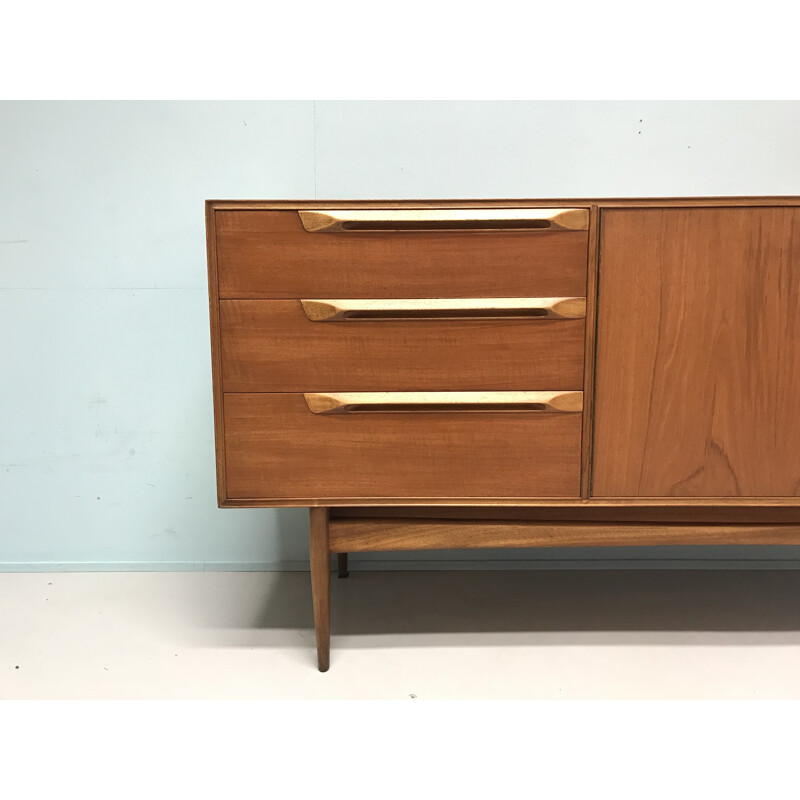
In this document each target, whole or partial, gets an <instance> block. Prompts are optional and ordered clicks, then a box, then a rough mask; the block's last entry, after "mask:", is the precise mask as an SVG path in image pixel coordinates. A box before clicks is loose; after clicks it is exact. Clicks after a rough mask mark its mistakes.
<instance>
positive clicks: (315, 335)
mask: <svg viewBox="0 0 800 800" xmlns="http://www.w3.org/2000/svg"><path fill="white" fill-rule="evenodd" d="M585 306H586V303H585V299H584V298H582V297H569V298H567V297H561V298H552V297H551V298H510V299H504V298H491V299H474V300H470V299H464V298H459V299H453V300H445V299H439V300H436V299H433V300H430V299H429V300H317V299H314V300H221V301H220V304H219V309H220V338H221V351H222V386H223V391H225V392H309V391H399V390H404V391H426V390H437V389H439V390H441V389H450V390H464V391H469V390H487V391H489V390H501V389H518V390H526V389H529V390H547V391H552V390H565V389H571V390H580V389H582V388H583V352H584V332H585V320H584V317H585Z"/></svg>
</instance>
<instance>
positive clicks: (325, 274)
mask: <svg viewBox="0 0 800 800" xmlns="http://www.w3.org/2000/svg"><path fill="white" fill-rule="evenodd" d="M301 216H302V217H303V218H302V219H301ZM588 221H589V212H588V209H586V208H577V209H576V208H557V209H554V208H549V209H542V208H540V209H536V208H510V209H509V208H506V209H502V208H501V209H487V208H482V209H430V208H429V209H410V208H403V209H387V210H381V209H377V210H376V209H371V210H367V209H358V210H353V209H341V208H328V209H318V210H314V211H312V210H305V209H303V210H301V211H295V210H288V211H250V210H218V211H216V212H215V214H214V225H215V235H216V251H217V275H218V281H219V296H220V297H221V298H242V299H247V298H292V299H297V298H304V297H350V298H375V297H385V298H393V297H397V298H415V297H565V296H574V297H581V296H584V295H585V294H586V263H587V255H588V232H587V228H588Z"/></svg>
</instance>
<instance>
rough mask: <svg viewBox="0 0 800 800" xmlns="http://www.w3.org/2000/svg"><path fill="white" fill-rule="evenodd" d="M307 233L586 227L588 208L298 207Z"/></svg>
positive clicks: (576, 229)
mask: <svg viewBox="0 0 800 800" xmlns="http://www.w3.org/2000/svg"><path fill="white" fill-rule="evenodd" d="M297 213H298V214H300V221H301V222H302V223H303V227H304V228H305V229H306V230H307V231H309V232H310V233H341V232H347V231H452V230H476V231H481V230H517V229H522V230H550V231H585V230H587V229H588V227H589V209H588V208H498V209H492V208H398V209H395V208H388V209H325V210H316V211H310V210H309V211H298V212H297Z"/></svg>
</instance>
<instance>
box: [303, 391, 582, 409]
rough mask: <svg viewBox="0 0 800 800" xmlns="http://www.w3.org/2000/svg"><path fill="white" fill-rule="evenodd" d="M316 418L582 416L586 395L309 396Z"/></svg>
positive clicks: (557, 393) (434, 394)
mask: <svg viewBox="0 0 800 800" xmlns="http://www.w3.org/2000/svg"><path fill="white" fill-rule="evenodd" d="M303 397H304V398H305V401H306V404H307V405H308V408H309V410H310V411H312V412H313V413H314V414H353V413H363V412H372V413H375V412H383V413H387V412H394V413H397V412H426V413H429V412H433V411H451V412H452V411H483V412H495V413H496V412H498V411H537V412H544V413H554V412H558V413H568V414H573V413H579V412H581V411H582V410H583V392H309V393H306V394H304V395H303Z"/></svg>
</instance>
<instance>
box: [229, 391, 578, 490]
mask: <svg viewBox="0 0 800 800" xmlns="http://www.w3.org/2000/svg"><path fill="white" fill-rule="evenodd" d="M224 402H225V451H226V458H227V489H228V493H229V496H230V497H231V498H252V497H269V498H278V499H280V498H287V497H288V498H291V497H296V496H297V497H306V498H313V499H315V500H317V501H318V502H321V501H325V504H326V505H334V503H333V502H329V501H330V500H333V499H334V498H341V497H348V496H349V497H363V496H366V495H374V494H377V495H379V496H380V495H381V494H383V495H384V496H386V497H409V498H415V497H428V496H430V494H434V495H441V496H446V497H451V496H452V497H458V496H460V497H462V498H464V497H471V496H503V495H504V494H509V495H511V496H515V495H526V494H531V493H532V492H534V491H535V492H536V493H537V494H539V495H541V496H542V497H575V498H577V497H578V496H579V493H580V441H581V415H580V413H563V412H555V413H548V412H540V411H510V412H491V411H489V412H483V411H478V412H473V411H443V412H425V411H419V412H418V411H414V412H406V413H403V412H378V413H360V412H356V413H347V414H314V413H312V412H311V411H310V410H309V408H308V405H307V403H306V401H305V399H304V397H303V395H302V394H289V393H261V394H241V393H228V394H226V395H225V401H224ZM304 504H305V505H307V504H308V503H307V502H306V503H304Z"/></svg>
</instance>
